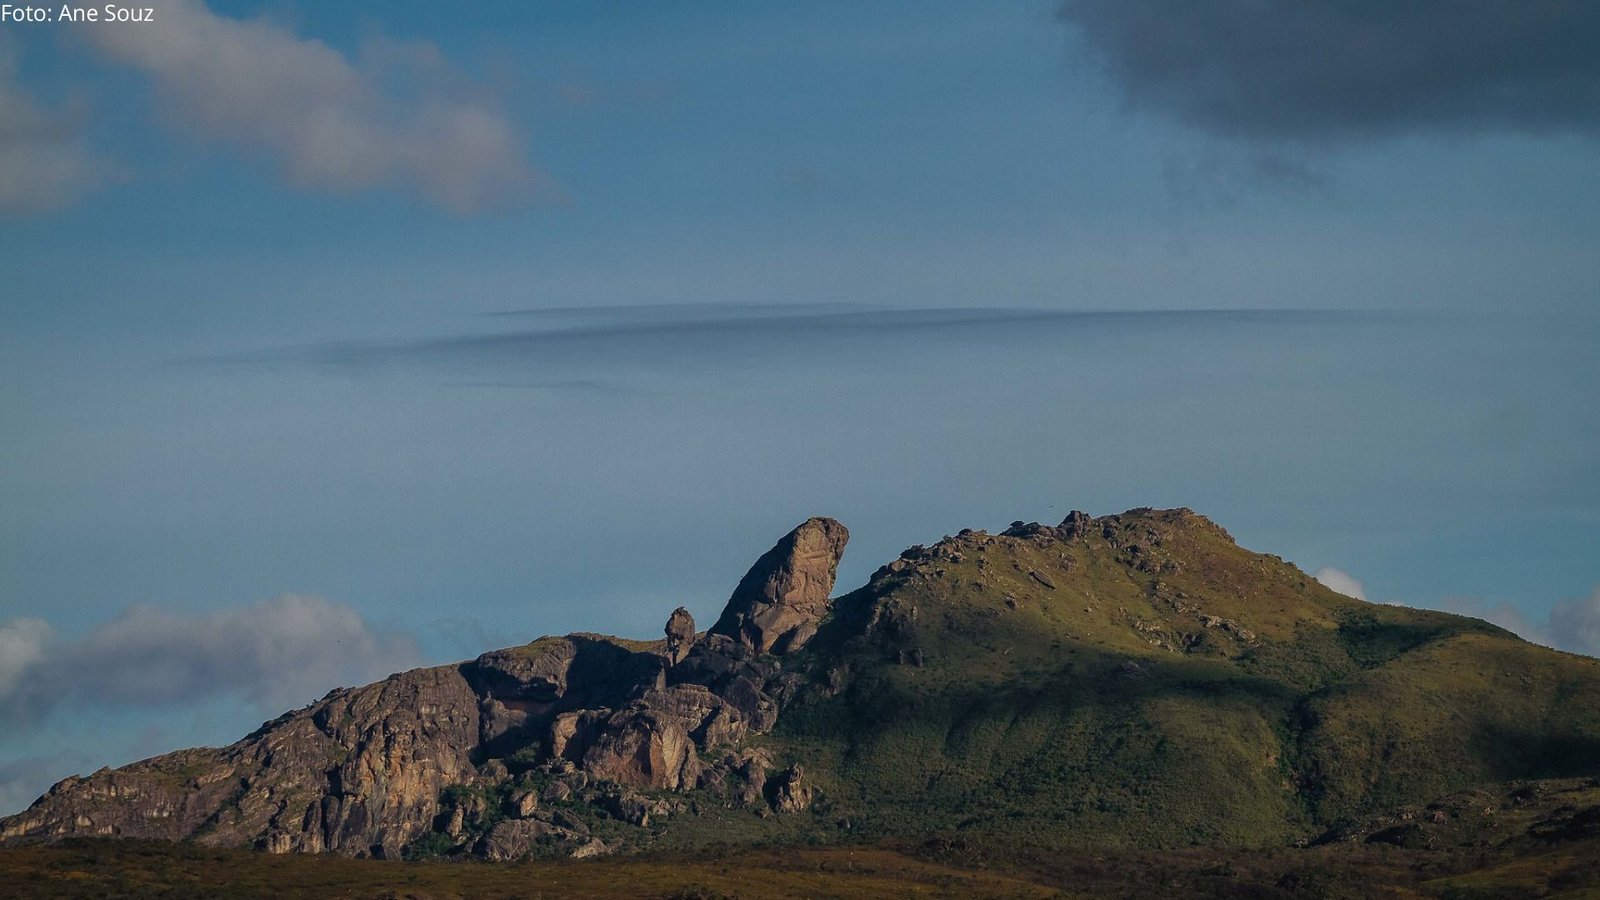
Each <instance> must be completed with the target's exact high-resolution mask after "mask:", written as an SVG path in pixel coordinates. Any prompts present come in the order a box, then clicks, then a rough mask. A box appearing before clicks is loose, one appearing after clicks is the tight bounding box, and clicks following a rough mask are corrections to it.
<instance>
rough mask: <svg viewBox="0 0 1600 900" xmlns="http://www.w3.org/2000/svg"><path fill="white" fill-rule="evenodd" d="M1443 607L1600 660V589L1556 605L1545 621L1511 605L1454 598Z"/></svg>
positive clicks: (1530, 639)
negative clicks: (1529, 615)
mask: <svg viewBox="0 0 1600 900" xmlns="http://www.w3.org/2000/svg"><path fill="white" fill-rule="evenodd" d="M1440 605H1441V606H1442V607H1443V608H1444V609H1446V610H1447V611H1449V612H1453V613H1459V614H1461V615H1464V616H1476V617H1477V618H1480V619H1483V620H1484V621H1486V622H1492V623H1494V624H1495V625H1499V626H1500V627H1501V628H1504V629H1506V630H1507V631H1513V632H1516V633H1517V634H1518V635H1519V636H1521V637H1522V638H1524V639H1526V640H1529V641H1532V642H1534V643H1535V644H1543V645H1545V646H1546V647H1554V648H1555V649H1557V650H1566V651H1568V652H1569V653H1582V654H1585V655H1587V656H1600V585H1596V586H1595V587H1594V589H1593V590H1592V591H1590V592H1589V596H1588V597H1571V598H1567V599H1565V600H1558V601H1556V603H1555V605H1554V606H1552V607H1551V608H1550V613H1549V614H1548V615H1547V616H1546V617H1545V619H1544V620H1543V621H1539V620H1537V619H1532V618H1529V617H1528V616H1527V615H1525V614H1524V613H1523V612H1522V611H1521V610H1519V609H1517V608H1516V607H1514V606H1512V605H1511V604H1509V603H1496V604H1493V605H1490V604H1487V603H1484V602H1483V601H1481V600H1476V599H1473V598H1470V597H1450V598H1447V599H1446V600H1445V601H1444V602H1443V603H1441V604H1440Z"/></svg>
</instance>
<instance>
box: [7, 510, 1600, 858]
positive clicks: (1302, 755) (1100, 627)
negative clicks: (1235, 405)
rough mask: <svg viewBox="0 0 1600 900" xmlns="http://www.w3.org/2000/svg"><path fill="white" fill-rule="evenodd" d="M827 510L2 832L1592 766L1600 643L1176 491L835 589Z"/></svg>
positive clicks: (837, 834)
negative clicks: (590, 615) (715, 571)
mask: <svg viewBox="0 0 1600 900" xmlns="http://www.w3.org/2000/svg"><path fill="white" fill-rule="evenodd" d="M847 539H848V532H846V531H845V529H844V527H843V526H841V525H839V524H838V523H837V522H834V521H832V520H830V519H812V520H809V521H807V522H805V523H803V524H802V525H800V526H799V527H798V528H796V529H795V530H794V531H793V532H791V533H790V534H789V535H786V536H785V537H784V538H783V539H782V540H780V541H779V542H778V544H777V545H776V546H775V547H774V548H773V549H772V550H771V551H770V552H768V553H767V554H765V555H764V556H763V557H762V558H761V559H760V560H758V561H757V563H756V565H755V566H753V567H752V568H751V570H750V572H749V573H747V574H746V575H745V577H744V578H743V579H742V580H741V581H740V583H739V586H738V587H737V588H736V589H735V591H734V592H733V595H732V597H730V599H729V601H728V604H727V608H726V609H725V610H724V612H723V614H722V615H721V617H720V618H719V619H718V621H717V624H716V625H715V626H713V627H712V628H711V629H710V630H709V631H707V632H697V631H696V630H695V625H694V621H693V618H692V617H691V616H690V615H689V613H688V612H687V611H686V610H683V609H679V610H676V611H674V612H673V613H672V614H671V615H670V617H668V618H667V621H666V627H665V629H664V634H663V638H662V639H660V640H655V641H628V640H622V639H619V638H612V637H606V636H603V635H597V634H573V635H567V636H564V637H545V638H540V639H539V640H536V641H534V642H533V643H531V644H527V645H524V646H520V647H512V648H507V649H503V650H496V651H492V652H488V653H485V654H483V655H482V656H480V657H478V658H477V659H475V660H472V661H470V662H465V663H461V664H458V665H452V666H442V667H438V668H432V669H419V670H415V671H411V672H404V673H401V674H398V675H394V676H392V677H390V678H389V679H387V680H385V681H383V682H380V683H378V684H373V685H368V686H366V687H361V688H355V689H349V690H338V691H334V692H332V693H330V694H329V695H328V696H326V697H324V698H323V699H322V700H319V701H317V702H316V703H313V704H311V705H310V706H308V707H306V708H304V709H301V710H298V711H295V712H292V713H288V714H286V715H284V716H281V717H279V718H278V719H276V720H274V721H272V722H268V723H266V724H265V725H263V726H262V727H261V728H260V729H259V730H258V731H256V732H255V733H254V734H251V735H249V736H247V737H246V738H244V739H243V740H241V741H239V742H238V743H236V744H234V745H232V746H229V747H225V748H221V749H200V750H184V751H179V752H177V753H171V754H167V755H165V756H160V757H156V758H154V759H150V760H145V761H143V762H139V763H135V764H133V765H130V766H126V767H124V768H121V769H117V770H102V771H100V772H96V773H94V774H93V775H90V776H89V777H87V778H79V777H74V778H69V779H67V780H66V781H63V782H61V783H60V784H58V785H56V786H55V787H54V788H52V789H51V790H50V791H49V793H47V794H46V795H45V796H43V797H41V798H40V799H39V800H38V801H37V802H36V803H35V804H34V805H33V806H32V807H31V808H30V809H28V810H27V811H26V812H23V813H21V814H18V815H16V816H12V817H10V818H7V819H0V840H53V839H58V838H62V837H67V836H75V835H108V836H122V837H149V838H162V839H192V840H197V841H201V842H204V843H208V844H214V845H228V846H252V847H258V848H262V849H266V850H271V851H275V852H291V851H303V852H331V853H339V854H346V855H355V856H369V855H370V856H381V857H385V858H392V857H395V856H398V855H402V854H405V855H437V854H449V855H469V854H470V855H476V856H480V857H485V858H489V859H512V858H517V857H520V856H523V855H527V854H530V853H536V854H557V855H572V856H590V855H595V854H598V853H605V852H609V851H611V850H615V849H619V848H621V849H627V848H633V847H642V846H647V845H652V844H653V845H668V846H692V845H696V844H704V843H707V842H716V841H737V840H744V839H757V838H760V837H777V836H780V835H787V836H788V837H790V838H793V837H795V836H796V835H804V836H808V837H810V838H814V839H819V840H829V839H848V840H859V839H861V838H863V837H869V836H875V835H876V836H887V835H894V836H910V835H926V834H928V833H930V832H933V831H940V830H944V831H950V832H952V833H955V832H961V833H965V834H982V835H988V836H990V837H998V838H1000V839H1004V840H1012V839H1027V840H1044V839H1048V840H1051V841H1056V842H1060V843H1079V844H1083V843H1094V842H1097V841H1099V842H1105V843H1115V844H1121V845H1140V846H1172V845H1188V844H1193V843H1208V844H1212V845H1218V844H1224V845H1235V846H1237V845H1262V844H1275V843H1285V842H1289V841H1294V840H1309V839H1313V838H1315V837H1316V836H1318V835H1319V834H1324V833H1330V834H1332V833H1337V832H1338V830H1339V829H1340V828H1344V827H1346V825H1347V823H1349V822H1352V821H1358V820H1360V819H1362V817H1368V816H1373V815H1379V814H1384V813H1385V811H1389V810H1394V809H1397V808H1400V807H1403V806H1404V805H1406V804H1422V803H1427V802H1430V801H1433V800H1434V799H1436V798H1439V797H1443V796H1446V795H1449V794H1450V793H1451V792H1456V791H1460V790H1463V789H1467V788H1473V787H1478V786H1483V785H1488V784H1492V783H1501V782H1504V781H1506V780H1508V779H1514V778H1551V777H1566V778H1582V777H1597V776H1600V661H1596V660H1591V659H1585V658H1579V657H1573V656H1569V655H1566V654H1560V653H1556V652H1554V651H1549V650H1545V649H1543V648H1539V647H1535V646H1532V645H1530V644H1527V643H1524V642H1522V641H1520V640H1518V639H1517V638H1516V637H1515V636H1513V635H1510V634H1509V633H1507V632H1504V631H1501V630H1500V629H1497V628H1494V627H1493V626H1490V625H1487V624H1485V623H1483V622H1479V621H1477V620H1474V619H1466V618H1462V617H1458V616H1450V615H1445V614H1442V613H1432V612H1425V611H1420V610H1408V609H1404V608H1401V607H1389V606H1380V605H1375V604H1368V603H1363V602H1360V601H1356V600H1352V599H1350V598H1347V597H1344V596H1342V595H1339V594H1335V593H1333V592H1331V591H1329V590H1327V589H1326V588H1324V587H1323V586H1321V585H1320V584H1317V583H1316V582H1315V581H1313V580H1312V579H1311V578H1309V577H1308V576H1307V575H1306V574H1305V573H1303V572H1301V571H1300V570H1299V569H1297V568H1295V567H1294V566H1292V565H1289V564H1287V563H1285V562H1284V561H1283V560H1280V559H1278V558H1276V557H1272V556H1266V555H1261V554H1256V553H1252V552H1250V551H1248V550H1245V549H1243V548H1241V547H1239V546H1238V545H1237V544H1235V543H1234V542H1233V540H1232V538H1231V537H1230V536H1229V535H1228V533H1227V532H1226V531H1224V530H1223V529H1222V528H1220V527H1218V526H1217V525H1215V524H1214V523H1212V522H1210V521H1209V520H1207V519H1205V518H1204V517H1202V516H1199V515H1197V514H1195V513H1192V512H1190V511H1188V510H1132V511H1129V512H1127V513H1124V514H1121V515H1114V516H1102V517H1098V518H1095V517H1090V516H1087V515H1085V514H1082V513H1073V514H1071V515H1069V516H1068V517H1067V518H1066V520H1065V521H1063V522H1062V523H1061V524H1059V525H1055V526H1047V525H1040V524H1038V523H1023V522H1016V523H1013V525H1012V526H1011V527H1010V528H1008V529H1006V530H1005V531H1003V532H1001V533H999V534H988V533H986V532H982V531H972V530H966V531H963V532H961V533H960V534H957V535H954V536H950V537H946V538H945V539H943V540H941V541H939V542H938V543H936V544H934V545H932V546H928V547H923V546H916V547H912V548H910V549H908V550H906V551H905V552H904V553H902V554H901V556H900V558H899V559H897V560H894V561H893V562H891V563H889V564H888V565H886V566H883V567H882V568H880V569H879V570H878V571H877V572H876V573H875V574H874V575H873V576H872V578H871V580H870V581H869V583H868V584H867V585H865V586H863V587H861V588H859V589H857V590H855V591H853V592H850V593H848V594H846V595H844V596H841V597H839V598H837V599H830V596H829V595H830V593H831V588H832V585H833V578H834V572H835V571H836V568H837V565H838V561H839V556H840V554H841V553H842V551H843V548H844V544H845V541H846V540H847Z"/></svg>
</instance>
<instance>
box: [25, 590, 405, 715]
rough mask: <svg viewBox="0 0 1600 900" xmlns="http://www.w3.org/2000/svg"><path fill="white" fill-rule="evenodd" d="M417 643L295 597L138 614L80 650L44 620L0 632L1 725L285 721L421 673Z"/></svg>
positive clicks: (343, 610)
mask: <svg viewBox="0 0 1600 900" xmlns="http://www.w3.org/2000/svg"><path fill="white" fill-rule="evenodd" d="M419 658H420V653H419V652H418V649H417V646H416V644H415V642H414V641H412V640H411V639H410V638H408V637H405V636H402V635H397V634H393V633H386V632H383V631H381V630H377V629H374V628H373V627H372V626H370V625H369V624H368V623H367V622H366V621H364V620H363V619H362V618H361V615H360V614H359V613H357V612H356V611H355V610H353V609H351V608H350V607H348V606H343V605H340V604H336V603H329V602H328V601H326V600H321V599H318V598H316V597H305V596H300V595H295V594H287V595H284V596H281V597H278V598H276V599H272V600H267V601H263V602H260V603H256V604H252V605H250V606H244V607H238V608H235V609H227V610H220V611H216V612H207V613H201V614H198V615H192V616H186V615H180V614H177V613H172V612H167V611H165V610H161V609H157V608H154V607H149V606H136V607H133V608H131V609H129V610H128V611H127V612H125V613H123V614H122V615H121V616H120V617H118V618H117V619H114V620H113V621H111V622H108V623H106V624H105V625H102V626H100V627H99V628H97V629H95V630H94V631H92V632H91V633H89V634H88V635H86V636H85V637H83V638H81V639H79V640H71V641H66V640H58V639H56V638H55V637H54V635H53V632H52V630H51V628H50V627H49V626H48V624H46V623H45V622H43V621H42V620H39V619H14V620H12V621H10V622H7V623H5V624H3V625H0V722H7V723H26V722H31V721H35V720H37V719H39V718H41V717H44V716H46V715H48V714H50V713H51V712H53V711H54V710H56V709H57V708H60V707H63V706H68V705H71V706H73V707H77V708H82V707H84V706H94V707H102V708H115V707H125V706H133V707H160V706H172V705H179V704H184V703H193V702H195V701H198V700H204V699H210V698H214V697H218V696H234V697H239V698H241V699H243V700H245V701H247V702H249V703H252V704H254V705H255V706H257V707H259V708H260V709H261V710H262V711H263V712H269V713H276V712H279V711H281V710H283V709H284V708H288V707H293V706H299V705H301V704H304V703H306V702H308V701H310V700H314V699H316V698H317V697H318V696H320V695H321V694H322V693H324V692H326V691H327V690H328V689H329V688H332V687H336V686H339V685H349V684H361V683H365V682H368V681H372V680H375V679H378V678H382V677H384V676H386V675H388V674H391V673H393V672H396V671H399V670H402V669H406V668H409V667H411V666H413V665H416V664H417V661H418V660H419Z"/></svg>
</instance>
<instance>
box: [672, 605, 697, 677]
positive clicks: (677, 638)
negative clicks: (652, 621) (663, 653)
mask: <svg viewBox="0 0 1600 900" xmlns="http://www.w3.org/2000/svg"><path fill="white" fill-rule="evenodd" d="M693 646H694V616H692V615H689V611H688V610H687V609H684V608H683V607H681V606H680V607H678V608H677V609H675V610H673V611H672V615H671V616H669V617H668V618H667V658H668V659H669V660H671V661H672V662H673V664H677V663H680V662H683V658H684V657H685V656H688V655H689V650H690V648H692V647H693Z"/></svg>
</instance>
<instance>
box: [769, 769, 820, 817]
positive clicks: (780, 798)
mask: <svg viewBox="0 0 1600 900" xmlns="http://www.w3.org/2000/svg"><path fill="white" fill-rule="evenodd" d="M768 786H769V788H770V789H771V792H772V809H773V811H775V812H778V813H783V814H788V813H797V812H804V811H806V810H807V809H810V808H811V795H812V791H811V786H810V785H809V784H806V782H805V770H804V769H803V768H801V767H800V764H799V763H795V764H794V765H792V766H790V767H789V768H788V769H786V770H784V772H783V773H782V774H780V775H778V776H777V777H775V778H773V779H771V780H770V782H769V784H768Z"/></svg>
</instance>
